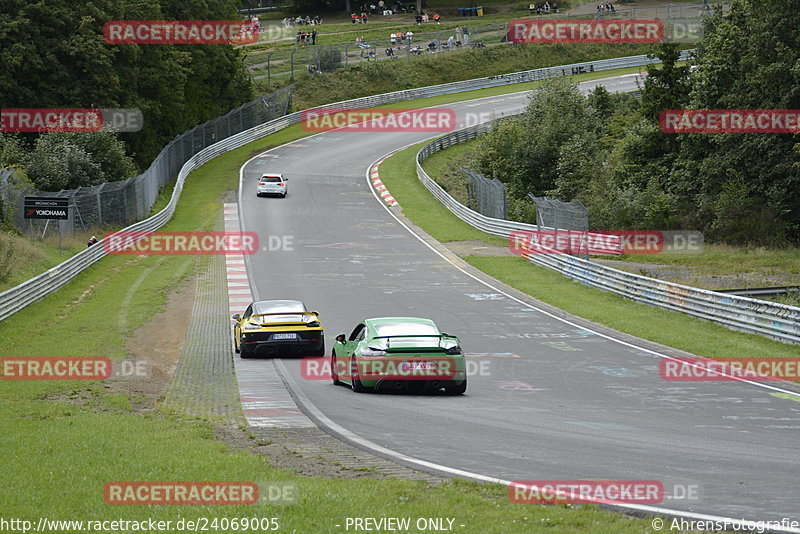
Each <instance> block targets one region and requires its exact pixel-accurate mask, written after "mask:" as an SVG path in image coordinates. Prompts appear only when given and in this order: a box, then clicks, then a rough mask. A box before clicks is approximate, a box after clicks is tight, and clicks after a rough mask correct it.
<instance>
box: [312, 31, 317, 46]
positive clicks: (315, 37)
mask: <svg viewBox="0 0 800 534" xmlns="http://www.w3.org/2000/svg"><path fill="white" fill-rule="evenodd" d="M311 44H312V45H315V44H317V30H314V31H312V32H311Z"/></svg>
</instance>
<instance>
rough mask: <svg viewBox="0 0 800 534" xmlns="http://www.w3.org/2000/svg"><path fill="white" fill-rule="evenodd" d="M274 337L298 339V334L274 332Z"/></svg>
mask: <svg viewBox="0 0 800 534" xmlns="http://www.w3.org/2000/svg"><path fill="white" fill-rule="evenodd" d="M272 339H297V334H272Z"/></svg>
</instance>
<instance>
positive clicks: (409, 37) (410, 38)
mask: <svg viewBox="0 0 800 534" xmlns="http://www.w3.org/2000/svg"><path fill="white" fill-rule="evenodd" d="M406 37H407V38H408V44H409V46H410V45H411V40H412V39H413V38H414V32H408V33H407V34H406Z"/></svg>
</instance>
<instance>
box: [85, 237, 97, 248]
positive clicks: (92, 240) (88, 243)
mask: <svg viewBox="0 0 800 534" xmlns="http://www.w3.org/2000/svg"><path fill="white" fill-rule="evenodd" d="M95 243H97V238H96V237H95V236H92V237H90V238H89V241H87V242H86V248H89V247H91V246H92V245H94V244H95Z"/></svg>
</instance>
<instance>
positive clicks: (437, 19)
mask: <svg viewBox="0 0 800 534" xmlns="http://www.w3.org/2000/svg"><path fill="white" fill-rule="evenodd" d="M433 22H435V23H436V24H441V23H442V17H440V16H439V14H438V13H434V14H433Z"/></svg>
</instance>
